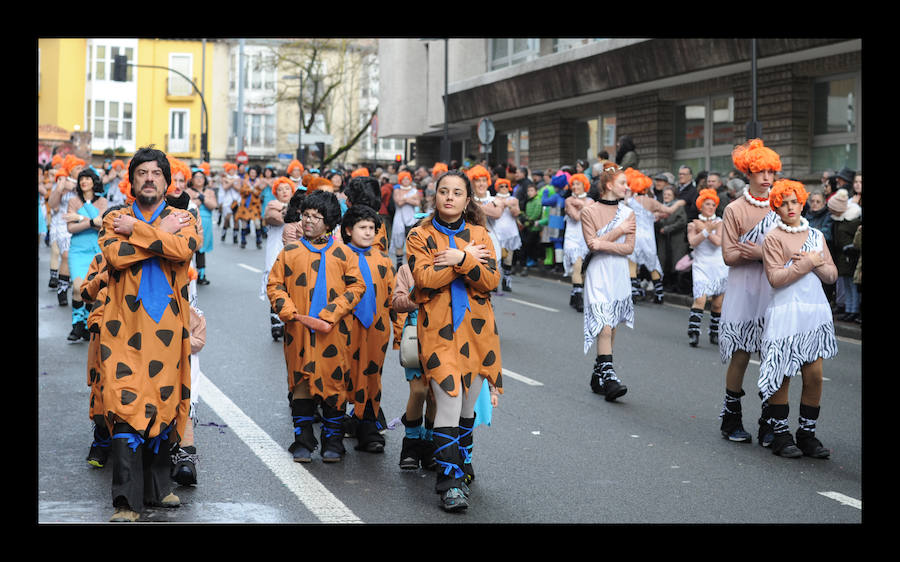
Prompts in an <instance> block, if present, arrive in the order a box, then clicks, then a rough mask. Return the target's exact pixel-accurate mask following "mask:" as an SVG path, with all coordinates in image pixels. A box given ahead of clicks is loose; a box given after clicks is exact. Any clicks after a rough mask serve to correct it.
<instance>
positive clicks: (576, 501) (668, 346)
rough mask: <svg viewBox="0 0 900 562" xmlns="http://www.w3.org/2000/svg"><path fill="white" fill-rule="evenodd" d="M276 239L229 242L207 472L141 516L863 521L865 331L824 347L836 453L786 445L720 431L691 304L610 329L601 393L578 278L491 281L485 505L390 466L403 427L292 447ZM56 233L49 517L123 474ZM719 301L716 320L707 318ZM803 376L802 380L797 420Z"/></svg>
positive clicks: (214, 335) (44, 478) (210, 359)
mask: <svg viewBox="0 0 900 562" xmlns="http://www.w3.org/2000/svg"><path fill="white" fill-rule="evenodd" d="M263 260H264V252H263V251H262V250H256V249H255V247H253V244H252V242H251V244H250V245H249V246H248V248H247V249H244V250H241V249H239V248H238V247H237V246H233V245H231V244H230V243H224V244H223V243H221V242H220V241H219V238H218V236H217V237H216V240H215V249H214V250H213V252H212V253H211V254H209V256H208V258H207V275H208V277H209V278H210V280H211V284H210V285H209V286H204V287H200V295H199V306H200V308H201V309H202V310H203V311H204V314H205V315H206V317H207V325H208V332H207V343H206V347H205V348H204V349H203V351H202V352H201V353H200V366H201V370H202V371H203V373H204V375H205V376H206V379H207V381H206V382H205V383H204V386H203V387H201V388H200V389H199V394H200V403H199V408H198V418H199V420H198V425H197V426H196V429H195V432H196V441H197V446H198V451H199V454H200V463H199V465H198V470H199V483H198V485H197V486H196V487H190V488H186V487H180V486H177V485H175V484H174V482H173V488H174V491H175V493H176V494H177V495H179V496H180V498H181V500H182V504H183V505H182V506H181V507H180V508H177V509H148V510H147V511H146V512H145V513H144V514H143V516H142V521H147V522H177V523H241V524H258V523H277V524H284V523H344V522H350V523H370V524H401V523H402V524H406V523H413V524H417V523H427V524H431V523H461V522H464V523H482V524H487V523H522V524H560V523H561V524H576V523H577V524H581V523H587V524H611V523H624V524H646V523H650V524H663V523H673V524H682V523H690V524H708V523H727V524H731V523H766V524H779V523H790V524H796V523H860V522H861V521H862V445H861V442H862V397H861V394H862V392H861V383H862V367H861V341H859V340H857V339H852V338H847V337H843V336H841V337H839V344H838V347H839V353H838V356H837V357H836V358H834V359H832V360H829V361H826V362H825V367H824V368H825V378H826V382H825V385H824V392H823V398H822V410H821V416H820V420H819V425H818V435H819V437H820V439H821V440H822V442H823V443H824V444H825V446H826V447H828V448H830V449H832V451H833V452H832V456H831V458H830V459H829V460H824V461H823V460H813V459H808V458H802V459H782V458H779V457H776V456H774V455H772V453H771V452H770V451H769V450H767V449H763V448H762V447H759V446H758V445H757V444H756V443H753V444H750V445H747V444H734V443H729V442H727V441H725V440H723V439H722V438H721V437H720V434H719V431H718V427H719V420H718V414H719V411H720V408H721V403H722V396H723V389H724V373H725V366H724V365H722V364H721V361H720V360H719V355H718V350H717V349H716V348H715V347H714V346H712V345H710V344H709V343H708V341H707V340H706V339H705V336H704V338H703V339H701V343H700V346H699V347H697V348H691V347H689V346H688V344H687V337H686V333H685V332H686V330H687V316H688V311H687V308H686V307H685V306H682V305H679V304H675V303H671V302H670V303H666V304H663V305H654V304H650V303H639V304H638V305H637V307H636V311H635V326H634V329H633V330H632V329H628V328H626V327H624V326H622V327H621V328H620V329H619V330H617V333H616V339H615V352H614V362H615V364H616V370H617V373H618V374H619V376H620V378H621V379H622V381H623V382H624V383H625V384H626V385H627V386H628V389H629V390H628V394H626V395H625V396H624V397H623V398H622V399H620V400H619V401H618V402H615V403H608V402H605V401H604V400H603V398H602V397H600V396H597V395H595V394H592V393H591V392H590V389H589V387H588V379H589V375H590V371H591V368H592V364H593V353H595V352H594V351H593V350H591V351H590V352H589V353H588V355H585V354H583V353H582V351H583V350H582V340H581V332H582V317H581V315H579V314H578V313H577V312H575V311H574V310H572V309H571V308H569V306H568V298H569V286H568V285H566V284H565V283H562V282H559V281H557V280H552V279H546V278H540V277H536V276H530V277H526V278H521V277H516V278H515V279H514V281H513V291H512V292H510V293H506V294H505V295H502V296H496V297H494V299H493V302H494V306H495V311H496V317H497V324H498V328H499V331H500V335H501V342H502V359H503V367H504V369H505V393H504V394H503V395H502V396H501V397H500V404H499V406H498V408H496V409H495V410H494V413H493V423H492V425H491V426H490V427H484V426H481V427H479V428H478V429H477V430H476V435H475V449H474V463H475V467H476V473H477V478H476V481H475V482H474V483H473V485H472V490H473V491H472V498H471V501H472V506H471V507H470V509H469V510H468V511H467V512H466V513H464V514H447V513H444V512H443V511H442V510H441V509H440V508H439V505H438V496H437V495H436V494H435V493H434V492H433V486H434V473H432V472H424V471H412V472H406V471H401V470H400V469H399V467H398V465H397V463H398V461H399V454H400V444H401V440H402V437H403V426H402V425H400V424H399V423H397V424H396V427H395V428H394V429H392V430H388V431H387V432H386V439H387V445H386V450H385V453H384V454H381V455H373V454H368V453H362V452H357V451H355V450H353V447H352V446H353V440H351V439H347V440H346V445H347V447H348V451H349V452H348V454H347V456H346V457H345V459H344V461H343V462H342V463H338V464H333V465H325V464H323V463H322V462H321V460H320V458H318V457H317V456H314V462H313V463H311V464H309V465H298V464H296V463H293V462H292V461H291V459H290V455H289V453H287V446H288V445H289V444H290V442H291V441H292V428H291V418H290V409H289V407H288V402H287V388H286V380H285V378H286V377H285V369H284V358H283V355H282V344H281V343H280V342H273V341H272V338H271V337H270V334H269V326H268V322H269V319H268V304H267V303H266V302H264V301H262V300H261V299H260V298H259V291H260V285H261V283H260V281H261V270H262V268H263ZM48 269H49V250H48V249H47V248H46V247H44V246H41V247H40V248H39V250H38V265H37V273H38V286H37V289H36V293H37V295H36V296H37V310H36V316H37V344H38V345H37V348H38V358H37V359H38V360H37V367H38V368H37V371H38V372H37V390H38V400H37V404H36V408H37V420H36V421H37V433H38V458H37V521H38V522H39V523H94V522H105V521H107V520H108V518H109V516H110V515H111V514H112V508H111V498H110V488H109V485H110V474H109V471H108V470H107V469H95V468H92V467H90V466H89V465H88V464H87V463H86V462H85V460H84V458H85V456H86V455H87V452H88V448H89V445H90V443H91V438H92V436H91V425H90V421H89V420H88V417H87V408H88V397H89V391H88V387H87V386H86V382H85V381H86V375H85V362H86V353H87V344H74V345H72V344H67V343H66V335H67V334H68V331H69V329H70V312H69V308H68V307H59V306H58V305H57V303H56V298H55V293H53V292H51V291H49V290H47V280H48V276H49V274H48ZM706 321H708V315H707V318H706V319H705V322H704V330H705V327H706ZM757 369H758V363H757V362H755V363H752V364H751V368H750V370H749V371H748V374H747V377H746V379H745V381H744V389H745V391H746V392H747V397H746V398H744V401H743V404H744V411H745V426H746V427H747V429H748V430H749V431H751V433H753V434H754V435H755V419H756V417H757V416H758V412H759V400H758V399H756V398H755V396H756V392H755V382H756V374H757ZM383 387H384V390H383V396H384V399H383V403H382V405H383V408H384V410H385V415H386V416H387V419H388V420H392V421H394V420H396V419H397V418H399V417H400V415H401V414H402V413H403V410H404V408H405V404H406V398H407V388H408V387H407V383H406V381H405V379H404V377H403V370H402V369H401V367H400V365H399V361H398V357H397V352H396V351H391V350H389V352H388V356H387V358H386V362H385V367H384V378H383ZM798 409H799V385H796V388H793V389H792V391H791V424H792V429H796V418H797V412H798Z"/></svg>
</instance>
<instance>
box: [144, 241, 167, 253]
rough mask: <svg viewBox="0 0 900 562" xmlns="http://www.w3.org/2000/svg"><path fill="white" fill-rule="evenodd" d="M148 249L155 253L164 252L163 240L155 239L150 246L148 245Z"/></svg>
mask: <svg viewBox="0 0 900 562" xmlns="http://www.w3.org/2000/svg"><path fill="white" fill-rule="evenodd" d="M147 249H148V250H150V251H151V252H153V253H154V254H161V253H163V243H162V240H154V241H153V242H152V243H151V244H150V245H149V246H147Z"/></svg>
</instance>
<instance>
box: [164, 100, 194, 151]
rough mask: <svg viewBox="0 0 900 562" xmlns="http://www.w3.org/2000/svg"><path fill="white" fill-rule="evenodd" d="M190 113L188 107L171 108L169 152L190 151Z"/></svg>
mask: <svg viewBox="0 0 900 562" xmlns="http://www.w3.org/2000/svg"><path fill="white" fill-rule="evenodd" d="M189 128H190V114H189V113H188V110H187V109H170V110H169V147H168V148H169V150H168V151H169V152H188V129H189Z"/></svg>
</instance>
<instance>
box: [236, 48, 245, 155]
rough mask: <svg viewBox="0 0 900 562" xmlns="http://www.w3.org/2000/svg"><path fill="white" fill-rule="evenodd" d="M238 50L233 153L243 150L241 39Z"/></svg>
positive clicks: (242, 58)
mask: <svg viewBox="0 0 900 562" xmlns="http://www.w3.org/2000/svg"><path fill="white" fill-rule="evenodd" d="M239 45H240V46H239V48H238V84H237V89H238V108H237V110H238V120H237V121H238V122H237V147H236V150H235V153H237V152H240V151H242V150H244V40H243V39H241V40H240V43H239Z"/></svg>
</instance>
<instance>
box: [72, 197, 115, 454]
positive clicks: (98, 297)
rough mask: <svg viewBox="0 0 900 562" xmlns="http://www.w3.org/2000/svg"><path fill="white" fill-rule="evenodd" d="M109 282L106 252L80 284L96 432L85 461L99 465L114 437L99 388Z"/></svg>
mask: <svg viewBox="0 0 900 562" xmlns="http://www.w3.org/2000/svg"><path fill="white" fill-rule="evenodd" d="M116 191H118V186H116ZM118 208H119V207H118V206H117V207H109V208H107V210H106V212H104V218H105V215H106V214H107V213H109V212H110V210H112V209H118ZM108 284H109V268H108V267H107V266H106V260H104V259H103V253H98V254H97V255H96V256H94V259H92V260H91V264H90V266H89V267H88V273H87V277H86V278H85V282H84V283H83V284H82V286H81V298H82V300H83V301H84V302H85V303H86V304H90V305H91V312H90V314H89V315H88V322H87V324H88V332H89V333H90V343H89V344H88V358H87V385H88V387H89V388H90V389H91V397H90V401H89V406H88V418H89V419H90V420H91V425H92V426H93V434H94V440H93V442H92V443H91V448H90V450H89V451H88V456H87V458H86V459H85V460H86V461H87V463H88V464H90V465H91V466H94V467H97V468H103V467H104V466H106V462H107V459H108V458H109V449H110V445H111V444H112V437H111V436H110V434H109V428H108V427H107V425H106V421H105V419H104V414H105V413H106V410H105V409H104V408H103V393H102V392H101V390H100V359H101V356H100V326H102V324H103V310H104V306H105V301H106V286H107V285H108Z"/></svg>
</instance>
